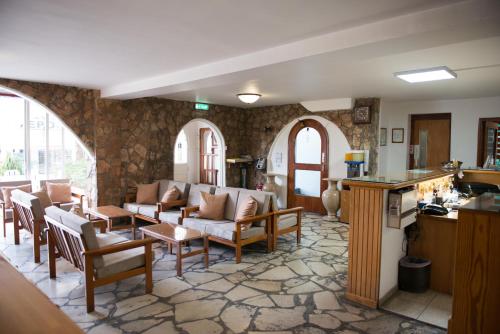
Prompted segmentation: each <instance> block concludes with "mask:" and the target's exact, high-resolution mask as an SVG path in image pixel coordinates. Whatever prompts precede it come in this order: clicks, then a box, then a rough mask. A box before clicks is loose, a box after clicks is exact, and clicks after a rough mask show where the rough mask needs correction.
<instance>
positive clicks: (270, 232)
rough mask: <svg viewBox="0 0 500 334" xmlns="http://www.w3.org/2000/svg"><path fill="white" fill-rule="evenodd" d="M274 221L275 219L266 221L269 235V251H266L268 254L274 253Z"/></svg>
mask: <svg viewBox="0 0 500 334" xmlns="http://www.w3.org/2000/svg"><path fill="white" fill-rule="evenodd" d="M273 221H274V219H273V218H271V219H269V218H268V219H266V233H267V249H266V251H267V252H268V253H269V252H272V251H273V233H272V227H273Z"/></svg>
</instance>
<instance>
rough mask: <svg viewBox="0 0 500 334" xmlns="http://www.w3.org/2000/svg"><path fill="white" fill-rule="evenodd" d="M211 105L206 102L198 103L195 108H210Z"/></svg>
mask: <svg viewBox="0 0 500 334" xmlns="http://www.w3.org/2000/svg"><path fill="white" fill-rule="evenodd" d="M208 108H209V106H208V104H206V103H196V104H195V105H194V109H196V110H208Z"/></svg>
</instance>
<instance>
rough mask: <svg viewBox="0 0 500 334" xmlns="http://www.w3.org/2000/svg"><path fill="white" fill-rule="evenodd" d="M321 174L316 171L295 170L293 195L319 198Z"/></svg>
mask: <svg viewBox="0 0 500 334" xmlns="http://www.w3.org/2000/svg"><path fill="white" fill-rule="evenodd" d="M320 187H321V172H320V171H317V170H302V169H296V170H295V189H294V190H295V194H296V195H303V196H313V197H319V196H320V193H321V189H320Z"/></svg>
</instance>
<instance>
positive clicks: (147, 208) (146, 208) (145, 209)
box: [138, 204, 158, 218]
mask: <svg viewBox="0 0 500 334" xmlns="http://www.w3.org/2000/svg"><path fill="white" fill-rule="evenodd" d="M156 210H158V207H157V206H156V205H146V204H141V205H139V212H138V213H139V214H140V215H143V216H146V217H150V218H156V217H155V216H156Z"/></svg>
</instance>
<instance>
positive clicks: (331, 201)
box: [321, 179, 340, 221]
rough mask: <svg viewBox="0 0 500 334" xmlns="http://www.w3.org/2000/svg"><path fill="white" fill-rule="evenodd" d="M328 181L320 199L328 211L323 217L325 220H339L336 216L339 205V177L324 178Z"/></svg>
mask: <svg viewBox="0 0 500 334" xmlns="http://www.w3.org/2000/svg"><path fill="white" fill-rule="evenodd" d="M325 180H326V181H328V188H327V189H326V190H325V191H323V194H322V195H321V200H322V201H323V205H324V207H325V209H326V211H327V212H328V215H326V216H324V217H323V219H324V220H327V221H339V218H338V217H337V212H338V211H339V206H340V191H339V190H338V189H337V183H338V182H339V179H325Z"/></svg>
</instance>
